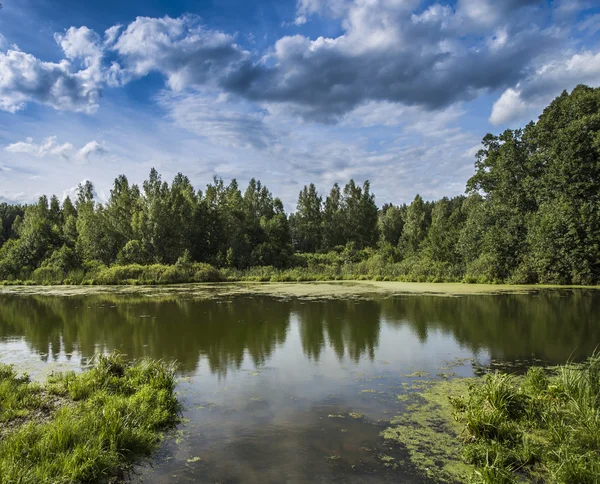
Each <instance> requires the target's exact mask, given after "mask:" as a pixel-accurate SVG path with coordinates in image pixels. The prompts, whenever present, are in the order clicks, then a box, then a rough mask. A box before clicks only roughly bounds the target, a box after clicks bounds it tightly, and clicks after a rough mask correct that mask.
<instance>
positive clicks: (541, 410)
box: [383, 356, 600, 484]
mask: <svg viewBox="0 0 600 484" xmlns="http://www.w3.org/2000/svg"><path fill="white" fill-rule="evenodd" d="M448 395H453V396H452V397H450V398H448ZM414 398H415V399H416V400H415V401H414V402H412V403H411V404H409V405H408V407H407V411H406V412H405V413H404V414H402V415H400V416H399V417H397V418H396V419H395V420H393V421H392V424H393V425H392V426H391V427H390V428H389V429H387V430H386V431H385V432H384V433H383V435H384V437H385V438H386V439H388V440H389V441H394V442H397V443H399V444H401V445H403V446H404V447H405V448H406V449H407V450H408V451H409V454H410V456H411V460H412V461H413V462H414V463H415V464H416V465H418V466H419V467H420V469H421V470H422V471H423V472H424V473H425V474H428V475H429V476H430V477H432V478H435V479H436V481H438V482H465V480H469V481H471V482H477V483H489V484H492V483H494V484H502V483H516V482H551V483H564V484H587V483H590V484H591V483H598V482H599V479H600V478H599V476H600V452H599V449H600V357H599V356H593V357H591V358H590V359H588V360H587V361H586V362H585V363H582V364H569V365H565V366H561V367H558V368H554V369H550V370H543V369H541V368H531V369H530V370H529V371H528V373H527V375H526V376H523V377H515V376H510V375H506V374H499V373H494V374H488V375H486V376H485V378H484V379H467V380H465V379H455V380H449V381H444V382H439V383H431V385H430V386H429V388H427V389H426V390H425V392H423V393H422V394H421V395H416V396H414ZM459 442H461V443H462V446H461V447H460V448H459V447H458V445H457V444H458V443H459ZM465 464H468V465H469V466H470V471H469V472H467V471H466V469H465V467H464V465H465Z"/></svg>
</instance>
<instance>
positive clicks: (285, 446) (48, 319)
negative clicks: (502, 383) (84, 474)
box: [0, 290, 600, 483]
mask: <svg viewBox="0 0 600 484" xmlns="http://www.w3.org/2000/svg"><path fill="white" fill-rule="evenodd" d="M598 343H600V293H599V292H596V291H587V290H569V291H566V290H547V291H538V292H534V293H531V294H503V295H464V296H461V297H439V296H426V295H422V296H418V295H407V296H371V297H369V298H347V299H306V298H304V299H303V298H293V297H292V298H281V297H279V298H276V297H269V296H257V295H252V296H244V295H233V296H229V297H215V298H211V299H196V298H194V297H192V296H190V295H185V294H175V295H171V296H164V295H163V296H153V294H152V291H150V292H149V293H148V294H147V295H122V294H120V295H110V294H102V295H86V296H72V297H55V296H35V295H27V296H24V295H9V294H0V361H2V362H5V363H15V364H16V365H17V366H18V368H20V369H22V370H23V371H28V372H30V373H32V374H33V376H34V377H41V376H43V375H44V374H46V373H47V372H49V371H51V370H54V369H61V370H63V369H75V370H80V369H81V368H83V367H85V365H86V364H87V363H88V361H89V359H90V358H91V357H92V356H93V355H94V354H96V353H99V352H110V351H113V350H119V351H121V352H123V353H124V354H126V355H127V357H129V358H140V357H143V356H150V357H153V358H163V359H166V360H177V362H178V363H179V371H180V375H181V380H180V384H179V391H180V394H181V398H182V401H183V403H184V407H185V410H184V418H185V419H186V420H185V421H184V422H183V423H182V424H181V425H180V426H179V427H178V429H177V430H176V431H175V432H173V434H172V435H170V436H169V437H168V438H167V439H166V440H165V442H164V444H163V445H162V447H161V449H160V451H159V452H158V454H157V455H156V456H155V457H154V458H153V460H152V462H150V463H149V464H148V465H145V466H143V467H142V468H141V469H139V470H138V475H136V476H135V478H134V480H136V481H143V482H165V483H166V482H210V483H213V482H222V483H237V482H240V483H241V482H249V483H254V482H256V483H258V482H261V483H263V482H267V483H269V482H273V483H275V482H277V483H279V482H290V483H291V482H357V483H359V482H365V483H366V482H386V481H389V482H422V479H421V478H420V477H419V476H418V475H417V474H416V473H415V471H414V469H413V468H412V466H411V465H410V462H408V461H407V460H406V454H405V453H404V452H403V450H402V449H400V448H394V447H389V446H388V445H386V444H385V442H384V441H383V440H382V439H381V437H380V436H379V433H380V432H381V430H383V429H384V428H385V427H386V425H387V422H388V421H389V419H390V418H391V417H392V416H393V415H394V414H397V413H399V412H402V411H403V408H402V404H401V402H400V401H399V400H398V398H397V395H398V394H401V393H403V392H406V391H411V387H413V386H414V383H415V381H419V380H422V379H432V378H449V377H450V378H451V377H454V376H471V375H473V373H474V372H478V371H479V370H480V369H481V368H486V367H489V366H490V365H496V366H499V367H502V368H504V369H510V370H512V371H521V370H523V369H524V368H526V367H527V366H528V365H531V364H556V363H564V362H565V361H567V360H568V359H582V358H585V357H586V356H588V355H589V354H590V353H591V352H593V351H594V349H595V348H596V346H597V345H598ZM390 458H393V460H391V459H390Z"/></svg>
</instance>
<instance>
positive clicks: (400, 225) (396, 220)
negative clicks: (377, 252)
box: [377, 204, 407, 247]
mask: <svg viewBox="0 0 600 484" xmlns="http://www.w3.org/2000/svg"><path fill="white" fill-rule="evenodd" d="M406 211H407V207H406V205H402V206H400V207H397V206H395V205H391V204H385V205H384V206H383V207H382V208H381V210H380V211H379V217H378V220H377V229H378V231H379V237H380V238H379V240H380V241H381V242H382V243H384V244H390V245H392V246H394V247H396V246H397V245H398V243H399V242H400V237H401V236H402V231H403V229H404V219H405V217H406Z"/></svg>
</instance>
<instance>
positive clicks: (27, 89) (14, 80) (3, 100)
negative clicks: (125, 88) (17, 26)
mask: <svg viewBox="0 0 600 484" xmlns="http://www.w3.org/2000/svg"><path fill="white" fill-rule="evenodd" d="M90 74H91V72H90V71H89V70H88V69H85V70H82V71H77V72H72V69H71V65H70V63H69V62H68V61H66V60H63V61H61V62H59V63H53V62H42V61H40V60H39V59H37V58H36V57H34V56H32V55H31V54H26V53H24V52H21V51H19V50H15V49H14V48H11V49H8V50H7V51H6V52H0V110H3V111H8V112H11V113H15V112H17V111H19V110H21V109H23V108H24V107H25V103H27V102H29V101H35V102H38V103H40V104H45V105H48V106H51V107H53V108H55V109H59V110H70V111H84V112H93V111H95V110H96V108H97V107H98V101H99V98H100V87H99V85H98V84H97V83H96V82H95V80H94V79H93V78H92V77H91V76H90Z"/></svg>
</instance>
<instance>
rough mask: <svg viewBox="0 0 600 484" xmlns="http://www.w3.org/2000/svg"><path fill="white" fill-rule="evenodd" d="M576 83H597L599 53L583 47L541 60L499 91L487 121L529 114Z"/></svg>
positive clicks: (498, 121)
mask: <svg viewBox="0 0 600 484" xmlns="http://www.w3.org/2000/svg"><path fill="white" fill-rule="evenodd" d="M577 84H592V85H598V84H600V53H593V52H589V51H583V52H581V53H578V54H574V55H572V56H568V57H565V58H563V59H557V60H554V61H552V62H550V63H546V64H543V65H542V66H540V67H539V68H538V69H537V70H536V71H535V72H534V73H533V74H532V75H531V76H530V77H528V78H526V79H524V80H523V81H520V82H519V83H517V84H516V86H515V87H511V88H508V89H506V90H505V91H504V92H503V93H502V95H501V96H500V98H499V99H498V100H497V101H496V102H495V103H494V106H493V108H492V114H491V116H490V122H491V123H493V124H505V123H508V122H511V121H517V120H522V119H525V118H528V117H529V118H530V117H531V116H533V115H535V114H536V113H539V111H540V110H541V109H542V108H543V107H544V106H545V105H547V104H548V103H549V102H550V101H551V100H552V98H554V97H555V96H556V95H558V94H560V93H561V91H563V90H564V89H567V90H570V89H572V88H574V87H575V86H576V85H577Z"/></svg>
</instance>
